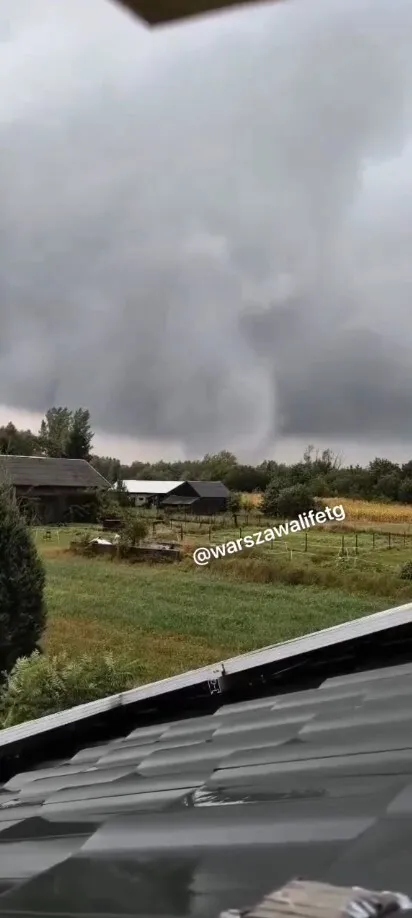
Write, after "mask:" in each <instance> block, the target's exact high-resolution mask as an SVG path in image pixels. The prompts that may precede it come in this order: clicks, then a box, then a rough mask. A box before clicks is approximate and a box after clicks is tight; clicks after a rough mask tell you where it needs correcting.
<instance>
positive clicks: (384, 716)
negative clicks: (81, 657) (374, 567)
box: [0, 604, 412, 918]
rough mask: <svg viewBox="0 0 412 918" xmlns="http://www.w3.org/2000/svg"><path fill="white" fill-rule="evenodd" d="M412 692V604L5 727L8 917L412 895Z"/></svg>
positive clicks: (4, 909)
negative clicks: (339, 895)
mask: <svg viewBox="0 0 412 918" xmlns="http://www.w3.org/2000/svg"><path fill="white" fill-rule="evenodd" d="M411 702H412V604H408V605H405V606H401V607H399V608H395V609H390V610H388V611H386V612H381V613H378V614H375V615H372V616H365V617H364V618H361V619H358V620H356V621H351V622H347V623H345V624H343V625H338V626H335V627H333V628H328V629H325V630H323V631H319V632H317V633H314V634H308V635H306V636H304V637H301V638H297V639H295V640H292V641H288V642H286V643H284V644H278V645H275V646H272V647H265V648H263V649H261V650H256V651H254V652H252V653H249V654H245V655H242V656H240V657H239V656H238V657H234V658H232V659H229V660H225V661H222V662H219V663H216V664H215V665H211V666H207V667H204V668H203V669H200V670H194V671H192V672H188V673H182V674H180V675H178V676H175V677H173V678H170V679H165V680H162V681H159V682H155V683H152V684H151V685H146V686H144V685H143V686H139V687H138V688H136V689H132V690H131V691H129V692H125V693H122V694H121V695H114V696H111V697H109V698H103V699H100V700H98V701H94V702H91V703H89V704H85V705H81V706H79V707H76V708H71V709H70V710H66V711H62V712H60V713H57V714H51V715H49V716H47V717H43V718H40V719H39V720H36V721H31V722H29V723H24V724H21V725H20V726H17V727H11V728H7V729H5V730H2V731H0V918H1V916H3V915H4V916H7V918H132V916H135V918H219V915H220V914H221V912H222V911H223V910H228V909H234V910H239V909H240V910H243V909H247V908H248V907H250V906H253V905H254V903H257V902H258V901H259V900H261V899H262V898H263V896H265V895H266V894H267V893H268V892H270V891H271V890H273V889H276V888H279V887H281V886H283V885H284V884H286V883H288V882H289V881H290V880H291V879H293V878H294V877H302V878H303V879H305V880H315V881H319V882H323V883H330V884H334V885H336V886H345V887H347V886H351V887H353V886H358V887H366V888H369V889H375V890H382V889H386V890H395V891H397V892H403V893H406V894H407V895H409V896H411V895H412V872H411V863H412V703H411ZM324 913H325V914H326V913H328V914H333V912H327V910H326V909H325V912H324ZM260 914H261V915H263V914H270V912H263V911H262V912H261V913H260ZM283 914H287V912H286V911H284V912H283ZM299 914H301V915H308V914H311V915H312V916H313V915H316V911H313V909H312V910H311V912H310V913H309V912H305V911H302V910H299ZM321 914H323V911H322V912H321Z"/></svg>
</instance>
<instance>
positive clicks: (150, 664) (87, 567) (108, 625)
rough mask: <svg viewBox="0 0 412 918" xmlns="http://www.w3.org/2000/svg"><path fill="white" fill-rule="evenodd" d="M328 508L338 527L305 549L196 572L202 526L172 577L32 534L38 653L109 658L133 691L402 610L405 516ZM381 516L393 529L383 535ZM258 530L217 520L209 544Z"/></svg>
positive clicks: (292, 547) (350, 504)
mask: <svg viewBox="0 0 412 918" xmlns="http://www.w3.org/2000/svg"><path fill="white" fill-rule="evenodd" d="M335 503H343V504H344V506H345V509H346V512H347V518H346V521H345V526H340V527H337V528H336V529H331V528H329V529H327V528H326V527H325V528H324V529H322V528H314V529H312V530H310V531H309V533H308V539H307V542H306V540H305V536H304V534H303V533H300V534H297V535H293V536H291V537H288V538H287V539H282V540H280V541H279V542H278V543H277V544H276V545H275V547H273V546H274V544H275V543H268V545H267V546H265V547H260V546H256V547H255V549H253V551H252V552H248V553H247V554H246V553H240V554H239V555H237V556H234V557H233V559H232V560H231V561H226V560H224V561H221V560H219V561H215V562H214V563H213V564H212V565H210V566H209V567H207V568H196V567H195V565H194V563H193V560H192V559H191V557H190V552H191V551H193V548H194V547H195V546H196V545H207V544H208V542H209V527H208V526H200V525H199V524H196V525H195V524H192V525H191V526H189V525H187V526H186V525H185V527H184V529H185V531H184V532H183V533H180V534H181V535H182V534H183V539H182V547H183V549H184V550H185V552H186V557H185V559H184V560H183V562H182V563H181V564H178V565H173V566H168V565H167V566H163V565H159V566H156V565H150V564H146V563H144V564H135V565H129V564H127V563H118V562H112V561H109V560H107V559H103V558H102V559H88V558H83V557H78V556H75V555H73V554H70V553H69V552H68V551H67V548H68V545H69V542H70V540H71V539H72V538H73V535H74V533H75V531H76V530H75V529H69V528H68V529H62V530H60V532H59V533H58V532H57V531H56V530H55V531H52V535H51V539H50V540H46V539H45V538H44V535H45V532H44V530H41V529H40V530H37V531H36V541H37V545H38V548H39V550H40V552H41V554H42V555H43V557H44V562H45V566H46V574H47V603H48V610H49V620H48V628H47V633H46V636H45V640H44V645H45V649H46V650H47V652H49V653H56V652H58V651H61V650H63V649H64V650H66V651H67V652H68V653H69V654H70V655H71V656H76V655H79V654H81V653H84V652H86V651H90V652H93V653H99V652H101V653H103V652H104V651H107V650H112V651H113V652H114V653H115V654H116V655H117V656H118V657H119V658H120V657H121V658H123V659H127V660H128V661H131V662H132V667H133V671H134V673H135V677H136V682H145V681H151V680H153V679H157V678H163V677H165V676H168V675H172V674H173V673H177V672H182V671H185V670H187V669H191V668H196V667H198V666H202V665H204V664H207V663H212V662H215V661H217V660H220V659H224V658H226V657H228V656H232V655H234V654H237V653H243V652H246V651H248V650H252V649H254V648H257V647H261V646H264V645H266V644H272V643H276V642H278V641H283V640H287V639H289V638H292V637H297V636H298V635H300V634H304V633H305V632H310V631H314V630H318V629H320V628H325V627H328V626H329V625H332V624H336V623H338V622H340V621H346V620H349V619H353V618H357V617H359V616H361V615H362V614H366V613H370V612H373V611H379V610H381V609H384V608H389V607H390V606H391V605H395V604H397V603H400V602H406V601H408V600H409V599H412V583H411V584H409V583H408V582H405V581H402V580H400V579H399V565H400V564H401V563H402V562H403V561H405V560H409V559H410V558H412V538H411V539H410V538H409V537H408V535H409V531H408V529H407V528H406V526H407V525H411V526H412V521H411V523H410V524H407V518H406V516H405V508H398V507H396V510H395V507H393V506H392V507H387V506H386V505H372V504H369V503H365V502H354V501H345V500H343V501H341V500H338V499H336V498H334V499H331V500H330V504H331V505H333V504H335ZM360 504H362V507H361V506H360ZM407 509H408V512H409V518H411V516H412V513H411V509H410V508H409V507H408V508H407ZM387 510H389V511H392V517H391V515H390V514H389V516H390V518H391V523H390V525H391V526H392V527H398V528H395V529H392V530H388V529H386V527H385V525H384V524H385V520H386V519H387V517H388V514H387V513H386V516H385V511H387ZM398 510H399V511H400V512H399V514H398V517H396V513H397V512H398ZM367 514H369V515H367ZM380 518H382V519H383V523H381V522H380ZM352 524H355V525H353V526H352ZM260 528H262V527H261V525H258V524H257V522H256V521H252V522H251V523H250V525H248V526H247V527H245V526H242V527H241V530H240V529H239V527H236V528H235V527H234V525H233V522H232V524H231V523H230V520H226V521H225V522H224V523H223V524H222V528H219V529H218V530H217V531H212V533H211V536H212V542H214V543H220V542H224V541H227V540H228V539H230V538H238V537H239V532H240V531H241V532H242V534H246V533H247V532H254V531H257V530H258V529H260ZM372 529H373V530H374V533H372V531H371V530H372ZM190 530H192V531H190ZM177 531H178V527H176V528H175V530H174V532H175V534H176V532H177ZM158 534H159V535H161V534H162V530H160V531H159V533H158ZM166 534H169V535H170V534H171V532H170V530H166V529H164V530H163V535H166Z"/></svg>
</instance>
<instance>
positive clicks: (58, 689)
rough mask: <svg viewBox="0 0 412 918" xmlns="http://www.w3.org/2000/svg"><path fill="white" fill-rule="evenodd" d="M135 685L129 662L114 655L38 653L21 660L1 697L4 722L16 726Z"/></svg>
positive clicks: (1, 716)
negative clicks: (76, 656) (118, 659)
mask: <svg viewBox="0 0 412 918" xmlns="http://www.w3.org/2000/svg"><path fill="white" fill-rule="evenodd" d="M132 685H133V677H132V673H131V672H130V671H129V668H128V665H126V664H124V663H122V662H121V661H116V660H115V659H114V658H113V656H112V655H111V654H107V655H106V656H104V657H100V656H99V657H96V658H93V657H91V656H88V655H85V656H83V657H79V658H77V659H74V660H70V659H69V658H68V657H67V656H66V654H64V653H63V654H59V655H58V656H55V657H47V656H42V655H41V654H39V653H38V652H35V653H34V654H32V655H31V656H30V657H24V658H22V659H20V660H18V661H17V663H16V664H15V666H14V668H13V670H12V672H11V673H10V675H9V676H8V679H7V682H6V684H5V687H4V690H3V692H2V695H1V700H0V721H1V724H2V726H3V727H13V726H15V725H16V724H21V723H23V722H24V721H26V720H35V719H36V718H37V717H43V716H44V715H46V714H54V713H55V712H57V711H64V710H66V709H67V708H71V707H74V706H75V705H78V704H85V703H86V702H88V701H95V700H97V699H98V698H105V697H106V696H107V695H116V694H117V693H118V692H124V691H127V689H129V688H131V687H132Z"/></svg>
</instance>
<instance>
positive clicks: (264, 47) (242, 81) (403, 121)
mask: <svg viewBox="0 0 412 918" xmlns="http://www.w3.org/2000/svg"><path fill="white" fill-rule="evenodd" d="M0 42H1V55H0V81H1V85H2V87H3V92H2V95H1V98H0V252H1V264H0V401H1V402H2V403H3V404H4V406H5V407H2V408H1V410H0V422H1V421H2V420H3V419H5V418H6V417H7V418H8V417H14V418H15V419H16V420H19V419H20V418H21V415H20V414H19V413H18V411H17V409H21V410H24V411H25V412H34V413H41V412H44V410H45V409H46V408H47V407H49V406H50V405H52V404H64V405H66V404H69V405H71V406H77V405H86V406H87V407H89V408H90V410H91V412H92V418H93V422H94V425H95V427H97V428H98V429H99V430H100V431H101V432H102V433H101V437H103V440H101V439H100V441H99V443H101V444H102V448H104V447H105V446H107V449H109V447H110V451H112V452H113V449H116V448H117V446H118V447H119V449H118V453H119V451H120V452H122V450H123V455H126V453H125V450H126V445H125V444H128V445H127V455H128V456H129V455H130V453H129V448H130V450H134V455H135V456H136V457H137V456H138V455H139V452H140V453H141V451H142V449H143V445H144V444H146V445H145V446H144V450H147V449H149V453H150V451H151V454H152V455H153V456H154V455H155V454H157V455H160V454H162V455H163V456H164V457H166V456H169V457H170V458H171V457H172V456H177V455H178V453H181V454H186V455H187V454H189V455H195V454H199V453H203V452H205V451H214V450H217V449H221V448H232V449H234V451H235V452H236V451H241V452H242V453H243V454H244V455H246V454H248V455H249V457H252V456H253V458H259V457H262V456H263V454H266V455H269V454H270V453H271V452H273V448H276V449H277V450H278V449H279V445H280V446H282V444H283V445H284V444H285V443H287V442H292V441H293V442H295V443H298V444H300V443H302V444H304V443H307V442H309V441H312V442H315V443H317V442H319V443H320V442H321V443H323V444H324V445H326V446H327V445H330V444H332V443H336V442H338V441H339V443H340V444H343V448H344V449H345V450H346V452H347V454H348V455H350V457H351V458H352V456H353V455H354V452H353V451H354V450H355V453H356V451H358V454H359V456H360V457H362V456H363V455H364V454H365V451H366V452H367V451H368V450H369V451H370V450H371V451H372V454H374V453H375V452H376V450H375V444H376V445H377V446H376V448H377V449H378V448H379V447H380V448H379V449H378V452H379V453H380V454H390V453H391V450H392V452H393V449H394V444H395V443H396V444H397V447H396V448H397V449H398V450H401V451H402V454H405V455H409V451H410V453H411V454H412V433H411V424H410V417H411V398H412V311H411V310H412V257H411V252H412V3H411V2H410V0H288V2H285V3H284V4H280V5H279V4H274V5H273V6H272V5H270V4H268V5H262V6H260V7H256V8H253V9H252V8H250V9H244V10H242V11H234V12H233V11H231V12H228V13H227V14H224V15H220V16H216V17H212V18H210V19H200V20H198V21H197V22H194V23H190V24H184V25H182V24H179V25H177V26H174V27H168V28H162V29H160V30H155V31H149V30H147V29H146V28H145V27H144V26H142V25H141V24H140V23H138V22H137V21H135V20H134V19H133V18H131V17H130V16H129V15H128V14H127V13H124V12H123V11H120V9H119V8H117V7H116V6H115V5H113V4H111V3H110V2H106V0H58V2H56V0H18V2H16V0H2V6H1V13H0ZM12 409H13V410H12ZM105 435H106V440H104V436H105ZM123 437H127V438H128V440H127V441H126V440H123V439H122V438H123ZM122 443H123V446H122ZM148 444H149V447H148ZM144 450H143V451H144Z"/></svg>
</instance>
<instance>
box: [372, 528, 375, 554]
mask: <svg viewBox="0 0 412 918" xmlns="http://www.w3.org/2000/svg"><path fill="white" fill-rule="evenodd" d="M374 550H375V533H374V532H373V533H372V551H374Z"/></svg>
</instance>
